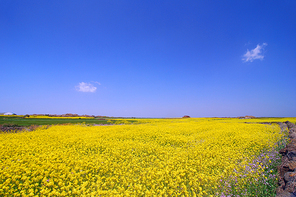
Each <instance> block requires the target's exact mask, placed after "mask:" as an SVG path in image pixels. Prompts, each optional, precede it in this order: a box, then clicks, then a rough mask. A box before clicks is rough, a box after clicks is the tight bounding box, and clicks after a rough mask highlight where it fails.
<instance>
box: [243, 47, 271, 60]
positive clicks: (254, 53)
mask: <svg viewBox="0 0 296 197" xmlns="http://www.w3.org/2000/svg"><path fill="white" fill-rule="evenodd" d="M265 46H267V43H263V44H262V45H259V44H257V47H256V48H255V49H253V50H251V51H249V50H248V51H247V52H246V54H244V57H243V59H242V60H243V61H245V62H253V60H255V59H260V60H263V58H264V56H263V55H262V51H263V49H264V47H265Z"/></svg>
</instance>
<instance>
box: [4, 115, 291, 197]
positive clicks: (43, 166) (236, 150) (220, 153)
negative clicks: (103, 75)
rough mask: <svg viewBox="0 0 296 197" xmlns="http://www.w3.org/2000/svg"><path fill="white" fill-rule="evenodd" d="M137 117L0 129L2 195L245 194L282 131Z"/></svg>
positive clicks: (224, 121)
mask: <svg viewBox="0 0 296 197" xmlns="http://www.w3.org/2000/svg"><path fill="white" fill-rule="evenodd" d="M118 123H119V124H123V123H130V122H128V121H126V122H124V120H119V122H118ZM136 123H137V124H126V125H111V126H86V125H83V124H81V125H62V126H52V127H49V128H46V127H43V128H38V129H37V130H35V131H33V132H22V133H3V134H1V135H0V196H234V195H236V196H238V195H240V196H248V195H252V194H251V193H252V191H249V187H248V185H250V183H252V182H256V180H257V182H258V180H259V179H260V180H261V179H262V175H264V176H266V177H267V176H268V175H270V174H272V173H274V172H270V171H271V170H269V169H266V167H268V163H269V161H270V158H272V154H274V153H273V151H274V150H275V148H276V147H277V146H279V142H281V141H282V140H283V138H285V137H286V135H287V133H286V132H283V133H282V132H280V127H279V126H278V125H276V124H272V125H265V124H256V123H252V124H245V123H243V122H240V121H238V120H237V119H210V118H196V119H136ZM263 179H264V180H266V179H265V177H263ZM259 196H260V195H259Z"/></svg>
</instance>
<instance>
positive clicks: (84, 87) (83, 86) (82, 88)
mask: <svg viewBox="0 0 296 197" xmlns="http://www.w3.org/2000/svg"><path fill="white" fill-rule="evenodd" d="M76 90H77V91H79V92H95V91H96V90H97V87H95V86H94V85H93V84H91V83H84V82H81V83H79V85H78V86H76Z"/></svg>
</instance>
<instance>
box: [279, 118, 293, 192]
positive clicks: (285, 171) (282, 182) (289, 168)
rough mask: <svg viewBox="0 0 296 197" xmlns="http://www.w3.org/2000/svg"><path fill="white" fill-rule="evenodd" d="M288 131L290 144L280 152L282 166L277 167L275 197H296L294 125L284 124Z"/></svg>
mask: <svg viewBox="0 0 296 197" xmlns="http://www.w3.org/2000/svg"><path fill="white" fill-rule="evenodd" d="M285 124H286V125H287V127H288V129H289V138H290V143H289V144H287V145H286V147H285V148H283V149H281V150H280V154H281V155H282V164H281V165H280V166H278V172H279V177H278V180H279V187H278V188H277V190H276V194H277V195H276V196H277V197H296V125H295V124H293V123H291V122H289V121H287V122H285Z"/></svg>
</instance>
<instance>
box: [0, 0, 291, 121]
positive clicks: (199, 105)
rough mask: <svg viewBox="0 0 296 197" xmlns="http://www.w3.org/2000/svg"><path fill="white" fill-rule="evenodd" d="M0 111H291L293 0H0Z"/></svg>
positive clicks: (145, 113) (277, 113) (283, 113)
mask: <svg viewBox="0 0 296 197" xmlns="http://www.w3.org/2000/svg"><path fill="white" fill-rule="evenodd" d="M0 76H1V77H0V112H14V113H16V114H33V113H49V114H63V113H78V114H89V115H106V116H127V117H130V116H133V117H134V116H135V117H181V116H183V115H190V116H191V117H214V116H218V117H224V116H243V115H254V116H277V117H279V116H285V117H288V116H294V117H296V1H292V0H282V1H269V0H266V1H260V0H259V1H258V0H251V1H250V0H248V1H245V0H240V1H236V0H232V1H231V0H225V1H220V0H215V1H214V0H208V1H199V0H194V1H186V0H185V1H180V0H178V1H177V0H176V1H174V0H173V1H172V0H167V1H161V0H150V1H138V0H134V1H130V0H100V1H99V0H93V1H92V0H89V1H72V0H71V1H59V0H52V1H39V0H36V1H35V0H34V1H33V0H29V1H21V0H12V1H7V0H0Z"/></svg>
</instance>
